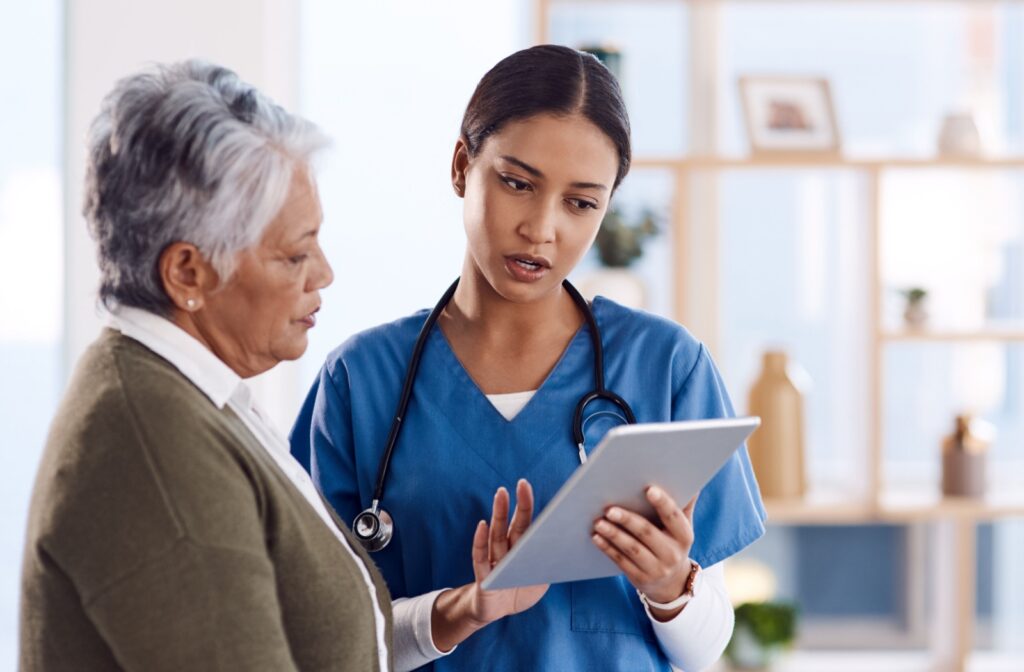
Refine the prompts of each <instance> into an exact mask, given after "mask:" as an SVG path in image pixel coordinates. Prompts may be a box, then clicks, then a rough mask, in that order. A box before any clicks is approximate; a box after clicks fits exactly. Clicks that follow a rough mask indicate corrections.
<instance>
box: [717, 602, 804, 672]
mask: <svg viewBox="0 0 1024 672" xmlns="http://www.w3.org/2000/svg"><path fill="white" fill-rule="evenodd" d="M796 621H797V608H796V606H795V605H792V604H788V603H784V602H747V603H745V604H741V605H740V606H738V607H736V625H735V627H734V628H733V632H732V639H731V640H729V645H728V646H727V647H726V649H725V657H726V658H727V659H728V660H729V663H730V664H731V665H732V667H733V668H734V669H739V670H770V669H771V668H772V666H773V665H774V663H775V662H776V661H777V660H778V658H779V656H780V654H782V653H783V652H784V651H786V650H787V649H789V648H790V647H792V645H793V640H794V639H796Z"/></svg>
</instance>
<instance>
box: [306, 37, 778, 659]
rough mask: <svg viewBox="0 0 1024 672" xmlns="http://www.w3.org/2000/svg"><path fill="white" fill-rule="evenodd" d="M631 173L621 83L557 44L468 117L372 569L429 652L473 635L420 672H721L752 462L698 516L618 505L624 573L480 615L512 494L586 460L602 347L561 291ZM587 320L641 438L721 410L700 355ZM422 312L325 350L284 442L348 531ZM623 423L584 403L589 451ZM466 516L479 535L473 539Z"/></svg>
mask: <svg viewBox="0 0 1024 672" xmlns="http://www.w3.org/2000/svg"><path fill="white" fill-rule="evenodd" d="M630 155H631V154H630V144H629V121H628V118H627V115H626V110H625V105H624V103H623V100H622V96H621V92H620V90H619V88H618V85H617V83H616V82H615V79H614V77H612V76H611V75H610V74H609V72H608V71H607V70H606V69H605V68H604V67H603V66H602V65H601V64H600V63H599V62H598V61H597V60H596V59H594V58H593V57H591V56H589V55H586V54H583V53H580V52H577V51H575V50H572V49H568V48H565V47H554V46H542V47H534V48H531V49H527V50H524V51H521V52H518V53H516V54H513V55H512V56H509V57H508V58H506V59H504V60H503V61H501V62H500V63H498V64H497V65H496V66H495V67H494V68H493V69H492V70H491V71H490V72H488V73H487V74H486V75H485V76H484V78H483V79H482V80H481V81H480V83H479V84H478V86H477V88H476V91H475V92H474V94H473V96H472V98H471V100H470V102H469V105H468V107H467V109H466V113H465V116H464V119H463V123H462V128H461V133H460V137H459V139H458V141H457V142H456V143H455V151H454V156H453V159H452V166H451V181H452V187H453V189H454V191H455V193H456V195H457V196H458V197H460V198H462V199H463V202H464V216H463V220H464V225H465V229H466V236H467V247H466V255H465V260H464V263H463V267H462V274H461V280H460V282H459V284H458V286H457V288H456V289H455V290H454V294H453V296H452V297H451V299H450V301H448V302H447V303H446V304H445V305H444V306H443V309H442V310H441V312H440V313H439V315H438V319H437V323H436V325H435V326H434V327H433V328H432V329H430V330H429V332H428V333H427V334H426V337H425V341H424V342H423V347H422V351H421V353H420V361H419V369H418V374H417V375H416V376H415V382H414V384H413V386H412V388H411V396H410V398H409V404H408V408H407V411H406V412H405V413H404V417H403V420H402V423H401V425H402V429H401V434H400V438H399V440H398V442H397V444H396V446H395V449H394V453H393V455H392V458H391V462H390V466H389V468H388V471H387V480H386V486H387V487H386V495H385V497H384V501H383V502H381V506H382V508H384V509H386V510H387V511H388V512H389V513H390V515H391V517H392V518H393V520H394V530H395V532H394V538H393V539H392V540H391V542H390V543H389V544H388V545H387V546H386V547H384V548H383V549H382V550H380V551H379V552H377V553H376V554H375V555H374V559H375V560H376V562H377V563H378V565H379V567H380V569H381V571H382V573H383V575H384V577H385V578H386V580H387V582H388V586H389V588H390V590H391V592H392V594H393V596H395V597H398V598H403V597H405V598H410V599H411V600H420V602H421V607H420V608H423V609H426V608H429V609H430V613H431V619H430V623H431V627H432V628H434V629H435V635H436V632H449V631H455V632H458V633H460V636H459V639H462V638H463V637H464V636H465V635H466V634H467V633H469V632H473V631H476V630H479V631H478V632H476V633H475V634H473V636H472V637H470V638H469V639H466V640H465V641H463V642H462V643H461V644H460V645H459V646H458V647H457V648H456V649H455V650H453V651H448V649H449V646H447V645H446V642H445V641H439V639H438V637H436V636H435V639H434V643H435V644H436V647H437V649H438V652H437V655H440V654H441V653H442V652H446V651H447V654H446V655H444V656H443V657H436V658H435V659H434V661H433V662H432V663H431V665H432V666H433V669H436V670H479V669H489V670H549V669H550V670H669V669H670V664H674V665H675V666H676V667H679V668H682V669H684V670H687V671H688V672H689V671H691V670H697V669H702V668H704V667H706V666H707V665H709V664H710V663H712V662H713V661H714V660H716V659H717V658H718V657H719V656H720V655H721V652H722V650H723V648H724V646H725V644H726V643H727V642H728V639H729V636H730V635H731V632H732V609H731V606H730V604H729V601H728V596H727V594H726V592H725V587H724V583H723V580H722V571H721V566H720V564H719V563H720V562H721V561H722V560H724V559H725V558H727V557H729V556H730V555H732V554H734V553H736V552H738V551H739V550H741V549H742V548H744V547H745V546H747V545H748V544H750V543H751V542H753V541H754V540H756V539H757V538H758V537H760V536H761V535H762V534H763V533H764V524H763V521H764V510H763V508H762V505H761V500H760V495H759V493H758V490H757V484H756V482H755V481H754V477H753V473H752V471H751V468H750V464H749V461H748V459H747V454H746V450H745V449H741V450H740V451H738V452H737V453H736V454H735V455H734V456H733V457H732V458H731V459H730V461H729V462H728V463H727V464H726V465H725V466H724V467H723V468H722V469H721V471H720V472H719V473H718V474H717V475H716V476H715V477H714V478H713V479H712V480H711V481H710V483H709V484H708V485H707V486H706V487H705V488H704V490H703V491H702V492H701V494H700V495H699V497H698V498H697V499H696V501H691V502H674V501H672V500H671V499H670V498H669V497H668V496H667V495H666V494H665V493H664V492H663V491H661V490H659V489H658V488H657V487H656V486H654V487H652V488H650V489H649V490H648V493H647V496H648V499H649V500H650V501H651V503H652V504H653V505H654V508H655V509H656V510H657V511H658V514H659V516H660V517H661V519H662V525H660V526H654V525H652V524H651V523H649V522H647V521H646V520H645V519H643V518H642V517H640V516H638V515H636V514H634V513H632V512H630V511H624V510H621V509H618V508H612V509H610V510H609V511H608V512H606V514H605V516H604V517H603V518H602V519H601V520H599V521H597V522H596V523H595V526H594V531H593V540H594V543H595V544H596V545H597V546H598V548H600V549H601V550H602V551H604V552H605V553H606V554H607V555H608V556H609V557H610V558H611V559H612V560H613V561H614V562H616V564H617V565H618V566H619V567H620V568H621V569H622V570H623V575H622V576H619V577H615V578H609V579H599V580H592V581H581V582H575V583H565V584H558V585H553V586H551V587H550V588H548V589H547V590H546V592H545V587H537V588H533V589H526V590H522V591H519V592H518V593H517V594H515V595H514V596H511V597H509V598H507V599H510V600H512V602H513V606H512V607H508V608H506V610H505V611H506V612H519V613H514V615H511V616H508V617H507V618H503V619H501V620H498V621H496V622H494V623H490V624H489V625H486V627H483V624H484V623H485V622H486V620H487V619H481V618H480V614H478V613H474V607H473V606H472V605H473V604H474V603H479V601H478V600H477V602H474V600H475V599H476V598H478V597H479V596H480V595H481V592H482V589H481V588H480V584H479V581H482V580H483V578H484V577H485V576H486V574H487V573H488V571H489V568H490V566H491V565H490V562H489V561H488V558H487V557H486V555H485V553H486V551H481V550H480V549H485V548H486V547H487V541H488V538H489V535H493V536H492V537H491V545H492V547H495V544H497V546H498V548H499V552H503V551H504V549H503V548H500V545H501V543H502V542H501V540H502V539H504V538H506V535H507V534H508V530H507V528H506V523H505V518H506V516H507V512H508V509H509V507H510V506H511V502H510V501H509V500H510V497H509V494H508V491H507V489H513V486H514V489H515V490H516V495H517V496H516V501H517V502H518V504H519V508H520V510H521V512H523V511H525V512H529V511H530V510H531V509H533V508H534V506H535V507H536V508H537V509H538V510H539V509H541V508H543V506H544V505H545V504H546V503H547V502H548V501H550V499H551V497H552V496H553V495H554V493H555V492H556V491H557V490H558V488H559V487H560V486H561V485H562V484H563V483H564V482H565V481H566V480H567V479H568V478H569V476H570V475H571V474H572V473H573V471H574V470H575V469H576V468H577V467H578V466H579V464H580V458H579V456H578V451H577V447H576V445H574V442H573V436H572V431H571V428H572V420H573V411H574V409H575V407H576V404H577V401H578V400H579V399H580V397H581V396H582V395H584V394H586V393H588V392H589V391H591V390H592V389H594V384H595V383H594V376H595V373H594V347H593V344H592V341H591V336H592V334H591V333H590V332H591V329H590V327H588V326H587V323H586V321H585V319H584V315H583V311H582V310H581V308H580V306H578V305H577V304H576V303H575V302H574V301H573V299H572V297H571V295H570V293H569V291H568V290H567V289H566V287H565V286H563V284H562V283H563V280H564V279H565V278H566V277H567V276H568V275H569V273H570V272H571V271H572V270H573V268H574V267H575V266H576V265H577V263H578V262H579V261H580V259H581V258H582V257H583V255H584V254H585V253H586V252H587V250H588V249H589V248H590V246H591V244H592V243H593V241H594V237H595V236H596V234H597V231H598V228H599V226H600V224H601V220H602V218H603V216H604V214H605V212H606V211H607V208H608V204H609V200H610V199H611V197H612V195H613V193H614V191H615V189H616V188H617V187H618V185H619V184H620V183H621V181H622V179H623V178H624V177H625V176H626V173H627V172H628V170H629V164H630ZM590 309H591V310H592V312H593V315H594V318H595V320H596V326H597V331H598V332H599V335H600V339H601V343H602V345H603V349H604V371H605V382H606V386H607V388H609V389H610V390H613V391H614V392H616V393H617V394H619V395H620V396H621V397H623V398H624V399H625V400H626V401H627V402H628V403H629V405H630V406H631V407H632V410H633V412H634V413H635V415H636V419H637V420H638V421H639V422H661V421H669V420H690V419H698V418H718V417H727V416H731V415H732V414H733V409H732V406H731V403H730V401H729V397H728V395H727V393H726V391H725V388H724V386H723V384H722V380H721V378H720V377H719V374H718V372H717V370H716V369H715V366H714V364H713V362H712V361H711V358H710V356H709V354H708V352H707V350H706V348H704V346H703V345H702V344H701V343H700V342H699V341H697V340H696V339H694V337H693V336H692V335H690V334H689V332H687V331H686V330H685V329H684V328H682V327H681V326H679V325H678V324H676V323H674V322H670V321H668V320H664V319H661V318H658V317H655V316H652V315H649V314H647V313H644V312H641V311H637V310H632V309H629V308H626V307H623V306H620V305H618V304H616V303H614V302H613V301H610V300H608V299H604V298H602V297H597V298H596V299H594V301H593V302H592V304H590ZM427 312H428V311H421V312H418V313H415V314H413V315H410V316H408V317H405V318H402V319H399V320H397V321H395V322H392V323H389V324H385V325H382V326H379V327H376V328H374V329H371V330H369V331H366V332H364V333H361V334H358V335H356V336H354V337H352V338H351V339H349V340H348V341H347V342H345V343H344V344H342V345H341V346H340V347H339V348H337V349H336V350H335V351H334V352H332V353H331V354H330V356H329V357H328V358H327V361H326V363H325V364H324V366H323V369H322V371H321V374H320V377H319V379H318V380H317V382H316V383H315V384H314V386H313V389H312V390H311V392H310V394H309V397H308V398H307V400H306V403H305V405H304V407H303V409H302V411H301V413H300V416H299V419H298V421H297V424H296V426H295V428H294V430H293V433H292V450H293V453H294V454H295V456H296V457H297V458H298V459H299V460H300V461H301V462H303V463H305V464H306V465H307V467H308V468H309V469H310V470H311V473H312V475H313V477H314V479H315V480H316V482H317V484H318V486H319V487H320V489H321V491H322V492H323V493H324V495H325V496H326V497H327V499H328V500H330V502H331V504H332V505H333V506H334V507H335V509H337V512H338V513H339V514H340V515H341V517H342V518H343V519H345V520H354V519H355V518H356V517H357V516H358V515H359V514H360V512H361V511H363V510H364V509H366V508H367V506H369V505H370V502H371V499H373V497H374V491H375V486H376V482H377V479H378V473H379V467H380V462H381V456H382V454H383V453H384V448H385V446H386V444H387V440H388V434H389V430H390V429H391V426H392V420H393V416H394V414H395V409H396V406H397V404H398V400H399V397H400V394H401V392H402V387H403V379H404V377H405V375H406V371H407V368H408V366H409V363H410V360H411V358H412V353H413V348H414V345H415V344H416V342H417V337H418V335H419V333H420V330H421V328H422V327H423V325H424V322H425V320H426V319H427ZM621 415H622V412H621V410H620V409H619V408H617V407H616V406H615V405H613V404H611V403H605V402H603V401H601V402H597V403H595V404H591V405H590V406H588V408H587V415H586V417H585V422H584V429H585V431H584V434H585V438H586V446H587V447H588V448H591V449H592V448H593V447H595V446H596V445H597V444H598V443H599V441H600V439H601V437H602V436H603V435H604V433H605V432H607V431H608V430H609V429H610V428H611V427H613V426H616V425H618V424H622V422H623V420H622V419H621ZM520 479H525V480H526V481H529V484H527V483H526V482H523V481H521V480H520ZM530 485H532V490H531V488H530ZM496 488H500V489H499V490H498V494H497V495H496V496H492V493H494V492H495V489H496ZM506 488H507V489H506ZM492 506H493V509H494V512H495V515H494V517H493V518H492V522H491V524H490V525H488V524H486V523H484V522H483V520H482V519H483V518H485V517H487V516H488V515H489V512H490V511H491V510H492ZM474 516H475V517H476V519H481V522H480V523H479V524H478V525H477V526H476V528H475V529H474V527H473V526H472V525H467V524H466V520H467V519H468V520H472V519H473V517H474ZM526 517H527V516H525V515H522V516H520V520H524V519H526ZM518 533H519V532H518V531H513V532H512V533H511V543H514V541H515V538H516V536H517V535H518ZM471 547H472V548H474V549H477V550H476V551H475V552H474V555H473V560H472V561H470V559H469V558H467V557H466V550H467V549H469V548H471ZM701 568H703V569H701ZM428 600H429V601H428ZM534 602H535V604H534ZM442 626H443V627H442ZM442 639H443V638H442Z"/></svg>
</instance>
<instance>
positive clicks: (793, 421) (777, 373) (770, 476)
mask: <svg viewBox="0 0 1024 672" xmlns="http://www.w3.org/2000/svg"><path fill="white" fill-rule="evenodd" d="M808 386H809V376H807V373H806V372H804V371H803V369H801V368H800V367H798V366H796V365H793V364H791V363H790V362H789V358H788V357H787V355H786V353H785V352H781V351H778V350H769V351H767V352H765V353H764V356H763V367H762V370H761V375H760V377H758V379H757V381H755V382H754V385H753V387H751V388H750V403H749V405H748V412H749V413H750V415H757V416H760V418H761V426H760V427H759V428H758V430H757V431H755V432H754V433H753V435H752V436H751V437H750V439H749V440H748V441H747V449H748V450H749V452H750V462H751V464H752V465H753V467H754V474H755V475H756V476H757V483H758V485H759V486H760V487H761V494H762V496H764V497H765V498H772V499H799V498H801V497H803V496H804V494H805V493H806V491H807V481H806V475H805V470H804V394H803V392H804V389H806V388H807V387H808Z"/></svg>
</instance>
